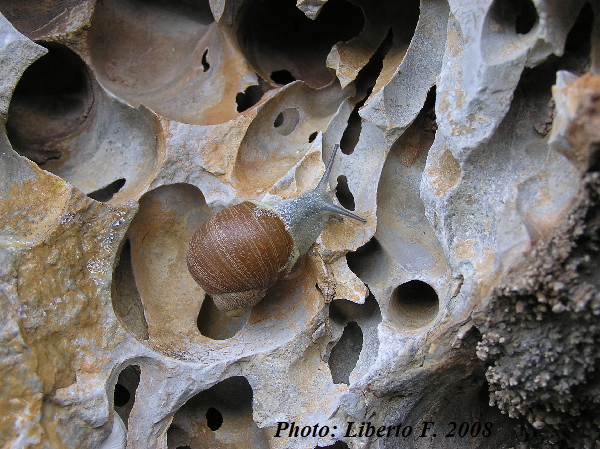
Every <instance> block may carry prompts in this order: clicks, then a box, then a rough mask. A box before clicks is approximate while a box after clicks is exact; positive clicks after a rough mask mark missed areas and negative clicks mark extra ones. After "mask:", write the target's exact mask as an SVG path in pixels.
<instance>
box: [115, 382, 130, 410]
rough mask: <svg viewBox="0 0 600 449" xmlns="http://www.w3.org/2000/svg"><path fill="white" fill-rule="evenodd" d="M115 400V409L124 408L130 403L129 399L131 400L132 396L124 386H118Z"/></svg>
mask: <svg viewBox="0 0 600 449" xmlns="http://www.w3.org/2000/svg"><path fill="white" fill-rule="evenodd" d="M114 398H115V399H114V401H115V407H123V406H124V405H125V404H127V403H128V402H129V399H131V394H130V393H129V390H127V388H125V387H124V386H123V385H121V384H116V385H115V396H114Z"/></svg>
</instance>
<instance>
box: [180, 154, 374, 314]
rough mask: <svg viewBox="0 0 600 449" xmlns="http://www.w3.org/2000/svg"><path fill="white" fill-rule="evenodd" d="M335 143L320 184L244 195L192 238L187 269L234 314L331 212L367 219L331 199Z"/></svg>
mask: <svg viewBox="0 0 600 449" xmlns="http://www.w3.org/2000/svg"><path fill="white" fill-rule="evenodd" d="M338 148H339V145H335V147H334V150H333V154H332V155H331V158H330V159H329V163H328V164H327V168H326V169H325V173H324V174H323V177H322V178H321V180H320V181H319V183H318V185H317V187H315V189H314V190H312V191H310V192H306V193H304V194H302V195H300V196H297V197H294V198H288V199H285V200H280V201H275V202H273V203H261V202H258V201H244V202H242V203H240V204H237V205H235V206H231V207H229V208H227V209H225V210H223V211H221V212H219V213H218V214H216V215H213V216H212V217H211V218H210V219H209V220H208V221H206V222H205V223H204V224H203V225H202V226H201V227H200V229H198V230H197V231H196V232H195V233H194V235H193V237H192V239H191V240H190V243H189V250H188V256H187V264H188V270H189V271H190V274H191V275H192V277H193V278H194V280H195V281H196V282H197V283H198V284H199V285H200V287H202V289H203V290H204V291H205V292H206V293H207V294H209V295H210V296H211V297H212V298H213V300H214V302H215V305H216V306H217V308H218V309H219V310H221V311H222V312H225V313H226V314H227V315H228V316H229V317H236V316H240V315H241V314H242V313H243V312H244V310H245V309H249V308H251V307H253V306H254V305H255V304H256V303H258V302H259V301H260V300H261V299H262V298H263V297H264V296H265V294H266V291H267V290H268V289H269V287H271V286H272V285H274V284H275V282H277V281H278V280H279V279H281V278H282V277H284V276H286V275H287V274H289V272H290V271H291V269H292V267H293V266H294V264H295V263H296V261H297V260H298V257H300V256H301V255H303V254H304V253H306V252H307V251H308V249H309V248H310V247H311V246H312V244H313V243H314V242H315V241H316V240H317V237H318V236H319V234H321V231H322V230H323V228H324V227H325V224H326V223H327V221H328V220H329V218H330V217H331V216H333V215H345V216H347V217H350V218H354V219H355V220H358V221H360V222H362V223H366V220H364V219H363V218H360V217H358V216H356V215H354V214H353V213H351V212H348V211H347V210H346V209H344V208H342V207H340V206H337V205H335V204H334V203H333V202H332V198H331V197H330V193H329V192H328V191H327V178H328V176H329V173H330V172H331V167H332V166H333V160H334V158H335V154H336V152H337V150H338Z"/></svg>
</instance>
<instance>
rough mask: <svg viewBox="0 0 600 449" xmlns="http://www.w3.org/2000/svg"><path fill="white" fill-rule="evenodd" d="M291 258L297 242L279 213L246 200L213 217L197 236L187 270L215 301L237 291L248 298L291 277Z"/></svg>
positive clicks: (190, 248)
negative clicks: (280, 280)
mask: <svg viewBox="0 0 600 449" xmlns="http://www.w3.org/2000/svg"><path fill="white" fill-rule="evenodd" d="M293 253H294V240H293V238H292V236H291V235H290V234H289V232H288V231H287V230H286V228H285V225H284V223H283V221H282V220H281V219H280V218H279V217H278V216H277V214H276V213H275V212H274V211H272V210H270V209H269V208H266V207H263V206H261V205H257V204H255V203H251V202H248V201H245V202H243V203H240V204H237V205H235V206H232V207H230V208H228V209H225V210H223V211H221V212H219V213H218V214H216V215H214V216H213V217H211V218H210V219H209V220H208V221H207V222H206V223H204V225H202V226H201V227H200V229H198V231H196V233H195V234H194V236H193V237H192V239H191V241H190V246H189V251H188V269H189V271H190V274H191V275H192V277H193V278H194V280H195V281H196V282H197V283H198V284H199V285H200V286H201V287H202V289H203V290H204V291H206V292H207V293H208V294H209V295H211V296H213V299H216V298H215V296H219V295H223V296H227V297H231V294H235V293H238V292H239V293H240V294H241V296H244V295H243V293H244V292H250V291H263V292H264V291H265V290H266V289H268V288H269V287H270V286H272V285H273V284H275V282H276V281H277V280H278V279H279V278H280V277H281V276H283V275H285V274H287V272H288V271H289V269H290V268H291V265H292V260H293V259H294V257H293ZM263 294H264V293H263ZM246 296H248V294H246ZM250 296H252V295H250ZM259 299H260V298H259ZM215 303H216V304H217V306H219V304H218V301H217V300H216V301H215ZM250 306H251V305H250Z"/></svg>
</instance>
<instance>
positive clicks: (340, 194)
mask: <svg viewBox="0 0 600 449" xmlns="http://www.w3.org/2000/svg"><path fill="white" fill-rule="evenodd" d="M335 196H336V198H337V199H338V200H339V202H340V204H341V205H342V206H344V207H345V208H346V209H348V210H354V209H355V208H356V205H355V204H354V195H352V192H350V188H349V187H348V178H346V176H345V175H340V176H338V179H337V187H336V189H335Z"/></svg>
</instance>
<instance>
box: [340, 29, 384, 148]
mask: <svg viewBox="0 0 600 449" xmlns="http://www.w3.org/2000/svg"><path fill="white" fill-rule="evenodd" d="M393 41H394V33H393V32H392V30H391V29H390V30H389V31H388V34H387V36H386V38H385V39H384V40H383V42H382V43H381V44H380V45H379V48H377V50H376V51H375V53H374V54H373V56H371V59H369V62H368V63H367V64H365V66H364V67H363V68H362V69H361V70H360V72H358V75H356V79H355V80H354V85H355V86H356V95H355V98H356V99H358V100H359V101H358V102H357V103H356V105H355V106H354V109H353V110H352V112H351V113H350V117H348V125H347V126H346V129H345V130H344V133H343V134H342V138H341V139H340V149H341V150H342V153H344V154H352V153H353V152H354V148H355V147H356V144H357V143H358V140H359V138H360V133H361V131H362V119H361V117H360V114H359V110H360V108H362V107H363V105H364V104H365V102H366V101H367V99H368V98H369V96H370V95H371V92H372V91H373V87H374V86H375V83H376V82H377V78H378V77H379V74H380V73H381V69H383V60H384V59H385V56H386V55H387V53H388V51H389V49H390V48H391V46H392V43H393Z"/></svg>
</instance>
